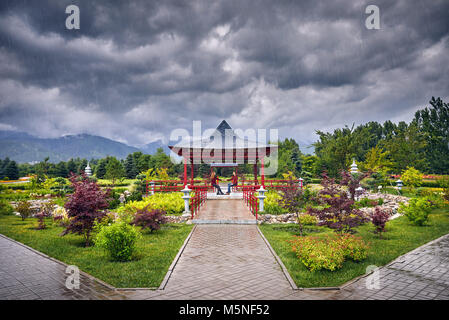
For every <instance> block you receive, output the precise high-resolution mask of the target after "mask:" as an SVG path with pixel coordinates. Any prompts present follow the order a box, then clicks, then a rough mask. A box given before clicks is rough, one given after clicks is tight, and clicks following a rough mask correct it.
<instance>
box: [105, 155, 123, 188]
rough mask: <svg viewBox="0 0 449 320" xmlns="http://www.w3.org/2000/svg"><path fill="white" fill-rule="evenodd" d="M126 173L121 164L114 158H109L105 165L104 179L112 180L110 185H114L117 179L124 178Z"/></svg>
mask: <svg viewBox="0 0 449 320" xmlns="http://www.w3.org/2000/svg"><path fill="white" fill-rule="evenodd" d="M125 175H126V172H125V169H124V168H123V165H122V163H121V162H120V161H119V160H117V158H115V157H110V158H109V161H108V164H107V165H106V175H105V178H106V179H110V180H112V184H113V185H115V181H116V180H117V179H121V178H123V177H125Z"/></svg>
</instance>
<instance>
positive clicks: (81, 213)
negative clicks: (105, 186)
mask: <svg viewBox="0 0 449 320" xmlns="http://www.w3.org/2000/svg"><path fill="white" fill-rule="evenodd" d="M70 181H71V182H72V187H73V189H74V192H73V194H71V195H69V196H68V201H67V202H66V204H65V205H64V208H65V209H66V210H67V214H68V216H69V218H71V219H70V223H69V225H68V226H67V228H66V229H65V230H64V231H63V233H62V235H66V234H68V233H76V234H80V235H83V237H84V240H85V244H86V247H87V246H89V242H90V236H91V233H92V228H93V227H94V223H95V221H96V220H99V219H101V218H102V217H103V216H104V215H105V213H104V212H103V210H104V209H106V208H107V207H108V206H109V204H108V201H107V199H108V192H103V191H102V190H101V188H100V186H99V185H98V184H97V183H96V182H95V181H92V180H90V179H89V178H88V177H87V176H86V175H82V176H76V175H73V174H72V175H71V176H70Z"/></svg>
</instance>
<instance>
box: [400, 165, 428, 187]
mask: <svg viewBox="0 0 449 320" xmlns="http://www.w3.org/2000/svg"><path fill="white" fill-rule="evenodd" d="M422 176H423V174H422V172H420V171H419V170H417V169H415V168H414V167H407V170H405V171H404V172H403V173H402V176H401V179H402V181H403V182H404V184H405V185H406V186H407V187H409V189H410V191H411V192H415V189H416V187H419V186H420V185H421V184H422Z"/></svg>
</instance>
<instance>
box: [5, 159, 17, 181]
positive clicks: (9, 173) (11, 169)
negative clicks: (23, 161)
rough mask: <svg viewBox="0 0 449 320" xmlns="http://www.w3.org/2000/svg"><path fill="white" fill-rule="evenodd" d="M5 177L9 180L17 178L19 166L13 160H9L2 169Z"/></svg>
mask: <svg viewBox="0 0 449 320" xmlns="http://www.w3.org/2000/svg"><path fill="white" fill-rule="evenodd" d="M4 175H5V177H8V178H9V180H17V179H19V167H18V166H17V163H16V162H15V161H9V163H8V165H7V166H6V168H5V170H4Z"/></svg>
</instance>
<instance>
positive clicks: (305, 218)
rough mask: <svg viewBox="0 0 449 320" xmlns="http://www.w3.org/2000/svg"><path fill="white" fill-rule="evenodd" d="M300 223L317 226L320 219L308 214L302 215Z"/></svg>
mask: <svg viewBox="0 0 449 320" xmlns="http://www.w3.org/2000/svg"><path fill="white" fill-rule="evenodd" d="M298 220H299V221H298V223H300V224H302V225H304V226H315V225H316V224H317V223H318V219H317V218H316V217H315V216H312V215H310V214H307V213H303V214H300V215H299V217H298Z"/></svg>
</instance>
